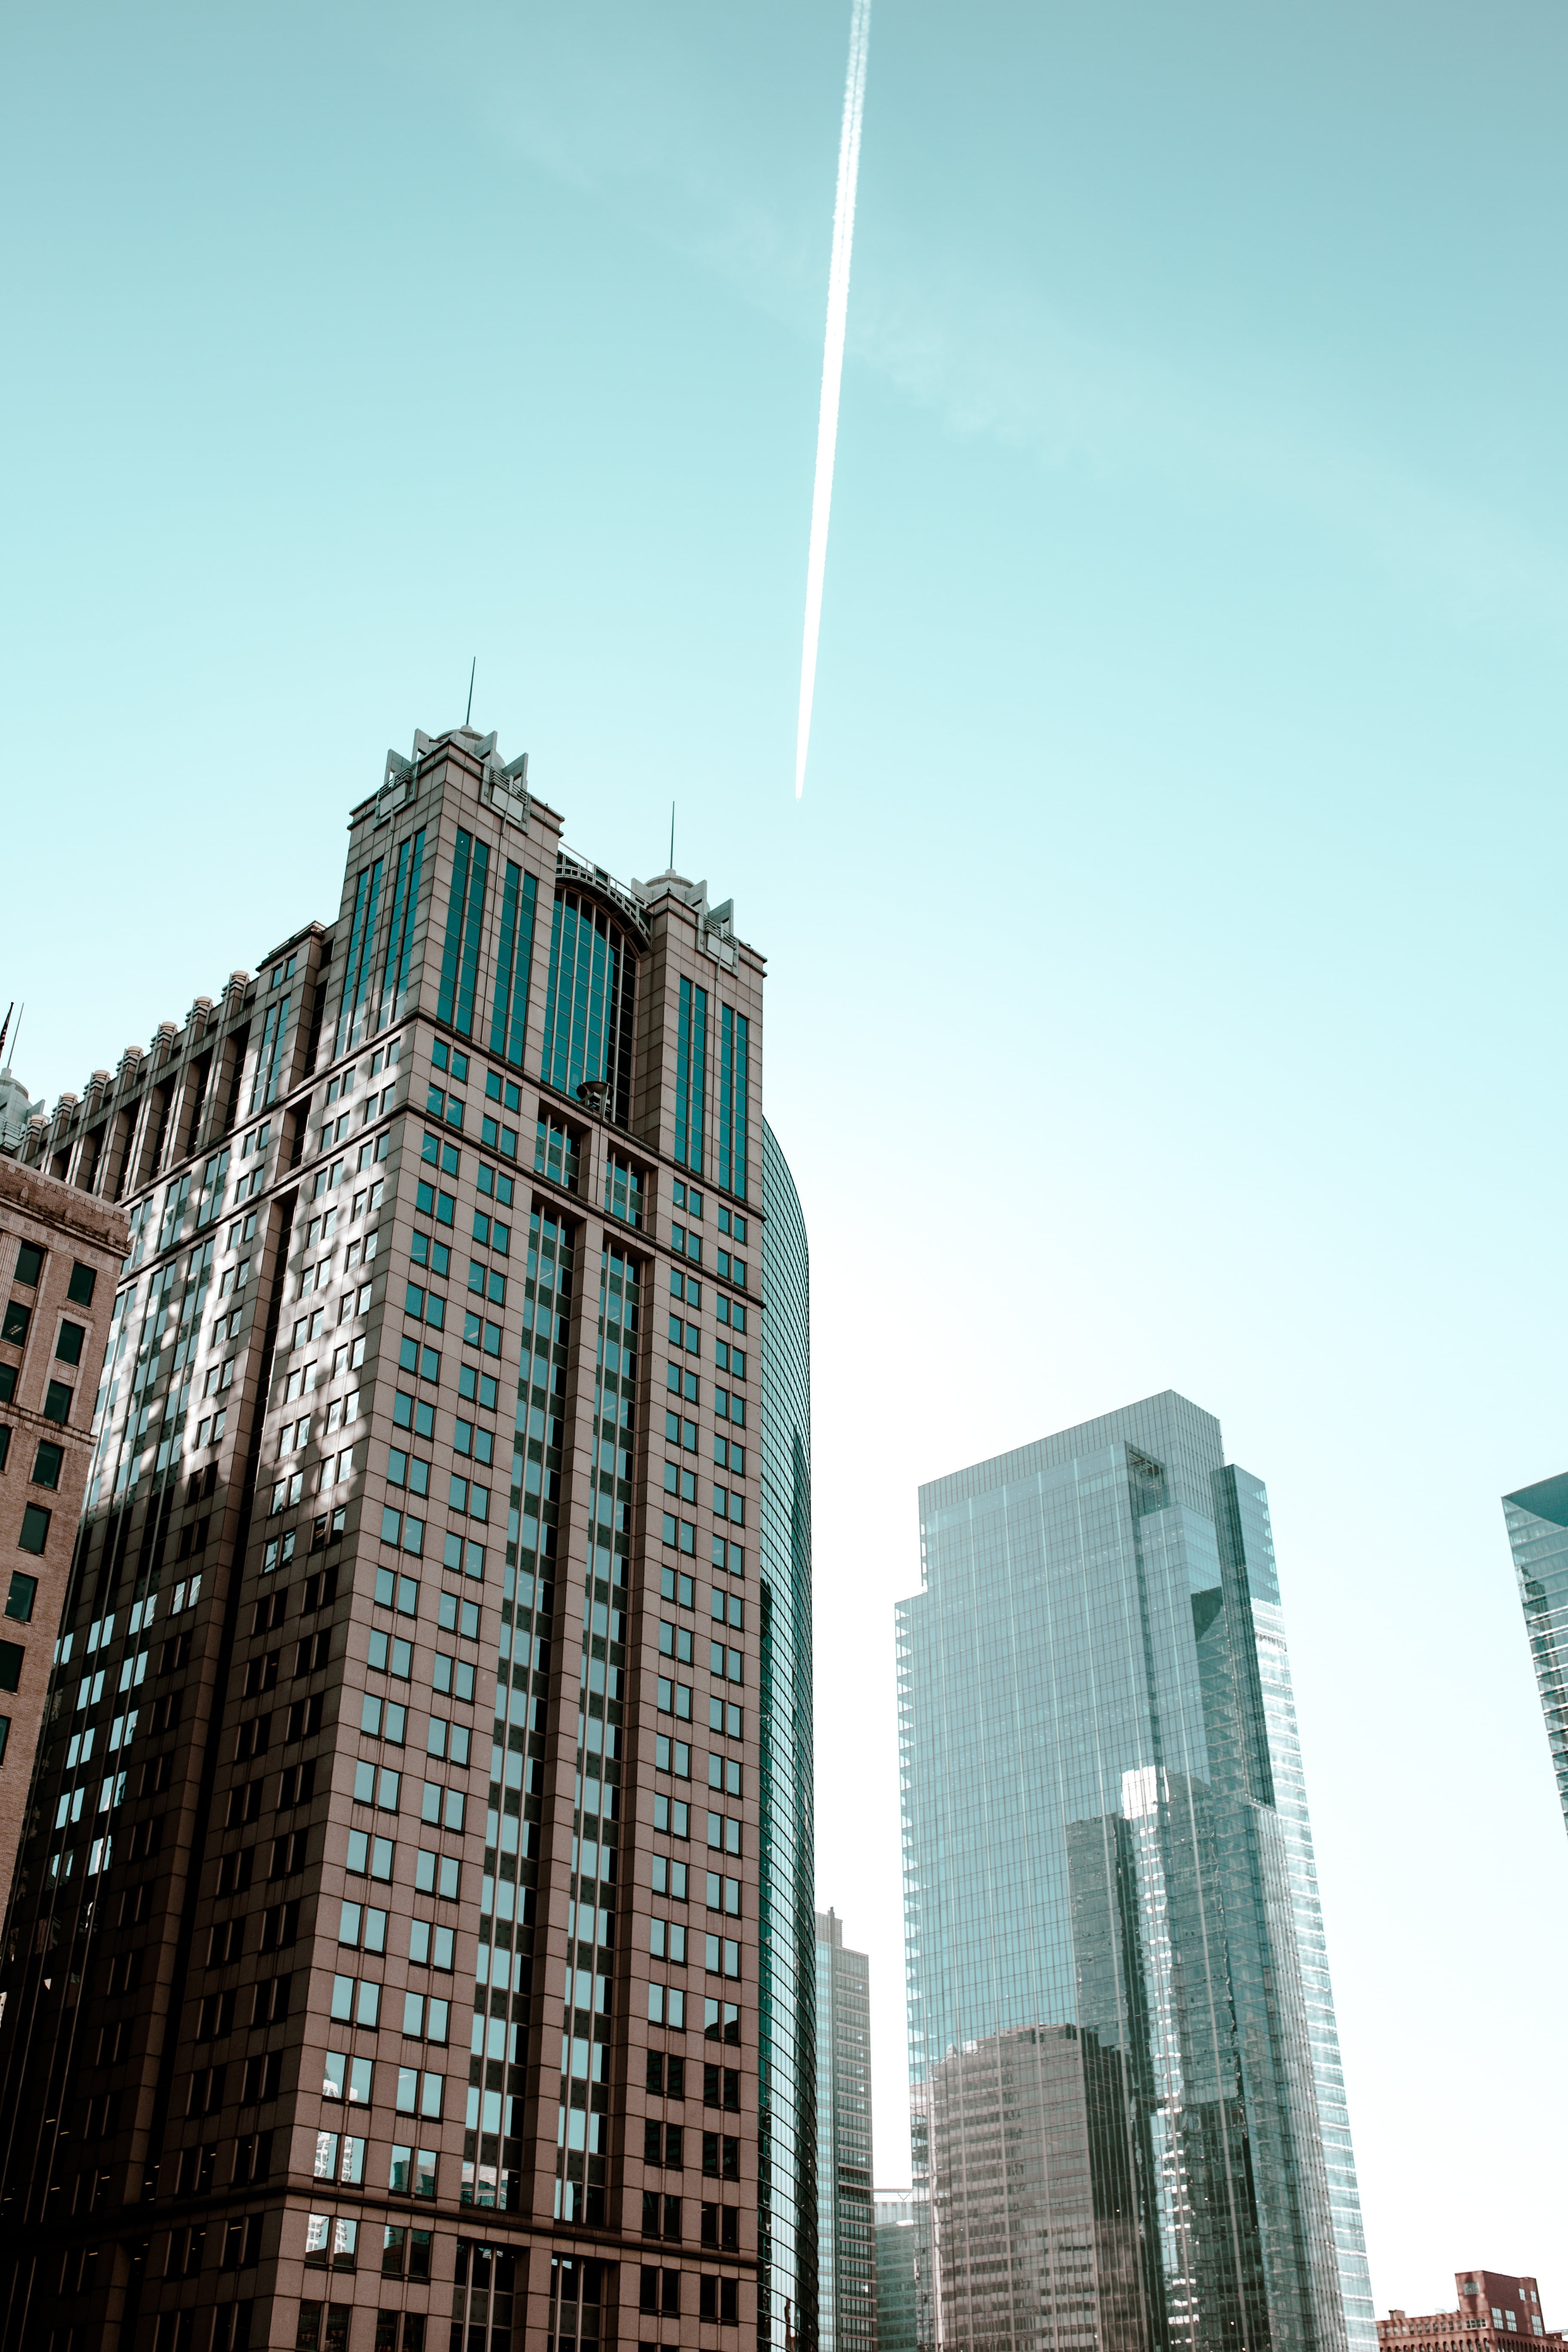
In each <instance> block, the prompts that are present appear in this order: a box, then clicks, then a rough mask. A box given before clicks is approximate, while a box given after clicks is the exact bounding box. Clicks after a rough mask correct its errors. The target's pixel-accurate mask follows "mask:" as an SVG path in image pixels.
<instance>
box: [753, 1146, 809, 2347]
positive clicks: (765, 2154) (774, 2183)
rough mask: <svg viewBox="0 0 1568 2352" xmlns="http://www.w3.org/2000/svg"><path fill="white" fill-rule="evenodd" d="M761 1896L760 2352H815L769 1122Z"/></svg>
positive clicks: (780, 1181) (800, 1479) (805, 1632)
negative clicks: (792, 2349)
mask: <svg viewBox="0 0 1568 2352" xmlns="http://www.w3.org/2000/svg"><path fill="white" fill-rule="evenodd" d="M763 1298H764V1305H763V1318H762V1328H763V1337H762V1375H763V1394H762V1416H763V1418H762V1473H763V1496H762V1505H763V1515H762V1563H761V1600H762V1622H763V1656H762V1678H763V1679H762V1694H761V1697H762V1717H761V1730H762V1888H761V1896H760V1902H761V1912H762V1916H761V1927H760V1944H761V1953H762V1958H761V1983H760V1986H759V2005H760V2010H761V2059H760V2077H761V2079H760V2088H759V2105H760V2119H759V2125H758V2130H759V2149H758V2159H759V2162H758V2198H759V2205H760V2228H759V2238H758V2256H759V2263H760V2273H761V2274H760V2280H759V2289H758V2324H757V2343H758V2347H759V2352H784V2343H785V2330H786V2324H787V2327H788V2331H789V2336H790V2339H791V2341H792V2342H793V2343H794V2344H795V2346H796V2347H800V2352H805V2347H808V2346H811V2347H815V2345H816V2307H817V2272H816V2199H817V2180H816V1841H815V1834H814V1829H813V1821H814V1801H813V1790H814V1785H815V1783H814V1761H813V1737H812V1672H811V1259H810V1252H809V1250H808V1248H807V1244H806V1235H805V1219H804V1217H803V1216H802V1214H801V1207H800V1198H799V1195H798V1194H797V1192H795V1183H794V1181H793V1179H792V1177H791V1175H790V1172H789V1167H788V1163H787V1162H786V1160H785V1159H784V1153H783V1152H782V1151H781V1150H779V1147H778V1142H777V1139H775V1137H774V1135H773V1129H771V1128H770V1127H769V1126H768V1124H767V1122H766V1120H765V1119H764V1120H763Z"/></svg>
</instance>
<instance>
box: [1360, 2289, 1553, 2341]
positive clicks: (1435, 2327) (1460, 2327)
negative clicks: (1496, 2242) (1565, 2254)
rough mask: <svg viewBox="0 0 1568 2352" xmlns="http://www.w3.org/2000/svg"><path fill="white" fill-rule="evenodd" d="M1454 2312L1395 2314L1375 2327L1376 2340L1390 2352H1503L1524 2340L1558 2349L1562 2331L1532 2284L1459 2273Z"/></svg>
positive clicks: (1392, 2313) (1398, 2312)
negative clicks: (1421, 2350) (1549, 2319)
mask: <svg viewBox="0 0 1568 2352" xmlns="http://www.w3.org/2000/svg"><path fill="white" fill-rule="evenodd" d="M1454 2292H1455V2296H1456V2302H1455V2305H1454V2308H1453V2310H1452V2311H1427V2312H1421V2313H1416V2314H1412V2313H1410V2312H1407V2311H1391V2312H1390V2313H1389V2315H1388V2317H1387V2318H1386V2319H1380V2320H1379V2321H1378V2323H1377V2340H1378V2342H1379V2344H1380V2345H1384V2346H1385V2347H1387V2352H1417V2347H1426V2348H1427V2352H1505V2347H1507V2346H1509V2345H1510V2344H1516V2343H1517V2342H1518V2340H1519V2338H1520V2337H1521V2336H1525V2337H1527V2338H1529V2339H1530V2340H1531V2341H1532V2342H1534V2343H1536V2344H1548V2345H1560V2344H1561V2343H1562V2341H1563V2331H1562V2329H1561V2328H1560V2327H1552V2328H1549V2327H1548V2326H1547V2325H1546V2322H1545V2320H1544V2319H1543V2318H1542V2311H1541V2294H1540V2290H1539V2288H1538V2287H1537V2285H1536V2283H1535V2280H1534V2279H1533V2278H1521V2277H1518V2276H1516V2275H1515V2274H1514V2273H1511V2272H1505V2271H1482V2270H1469V2271H1456V2272H1455V2273H1454Z"/></svg>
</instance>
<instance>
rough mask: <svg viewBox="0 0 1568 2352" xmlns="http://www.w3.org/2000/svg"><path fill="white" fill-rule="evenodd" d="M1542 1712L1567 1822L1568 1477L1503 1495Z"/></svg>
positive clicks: (1524, 1487)
mask: <svg viewBox="0 0 1568 2352" xmlns="http://www.w3.org/2000/svg"><path fill="white" fill-rule="evenodd" d="M1502 1507H1503V1517H1504V1518H1505V1519H1506V1521H1507V1522H1508V1539H1509V1542H1510V1545H1511V1546H1512V1549H1513V1566H1514V1573H1515V1574H1516V1575H1517V1577H1518V1578H1519V1597H1520V1600H1521V1603H1522V1604H1523V1608H1524V1623H1525V1630H1526V1632H1527V1633H1529V1635H1530V1652H1531V1658H1532V1659H1533V1661H1534V1664H1535V1682H1536V1687H1537V1689H1538V1690H1539V1691H1540V1693H1541V1711H1542V1714H1543V1715H1544V1716H1545V1717H1546V1737H1547V1738H1548V1740H1549V1741H1550V1743H1551V1748H1552V1770H1553V1771H1554V1773H1555V1774H1556V1776H1557V1800H1558V1802H1559V1804H1561V1806H1562V1808H1563V1821H1564V1822H1565V1823H1568V1475H1563V1476H1562V1477H1557V1478H1543V1479H1542V1481H1541V1483H1540V1485H1539V1486H1521V1487H1520V1489H1519V1491H1518V1493H1517V1494H1513V1495H1505V1496H1503V1498H1502Z"/></svg>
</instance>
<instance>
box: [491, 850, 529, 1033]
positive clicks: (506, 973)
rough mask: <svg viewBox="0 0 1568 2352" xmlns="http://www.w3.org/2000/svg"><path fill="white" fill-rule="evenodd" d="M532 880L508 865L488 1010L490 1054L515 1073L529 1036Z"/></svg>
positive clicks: (516, 867)
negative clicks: (504, 1061)
mask: <svg viewBox="0 0 1568 2352" xmlns="http://www.w3.org/2000/svg"><path fill="white" fill-rule="evenodd" d="M533 902H534V879H533V877H532V875H531V874H525V873H523V871H522V869H521V866H514V865H513V864H512V863H511V861H510V858H509V859H508V861H507V869H506V881H505V884H504V885H503V887H502V889H501V901H500V948H499V950H498V953H497V956H496V992H495V1003H494V1004H493V1005H492V1007H491V1010H490V1052H491V1053H492V1054H500V1055H504V1056H505V1058H506V1059H507V1060H508V1061H509V1062H510V1064H511V1065H512V1066H513V1068H514V1069H519V1070H521V1067H522V1049H523V1044H524V1041H525V1039H526V1037H527V1034H528V973H529V966H530V965H531V962H532V961H533Z"/></svg>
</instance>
